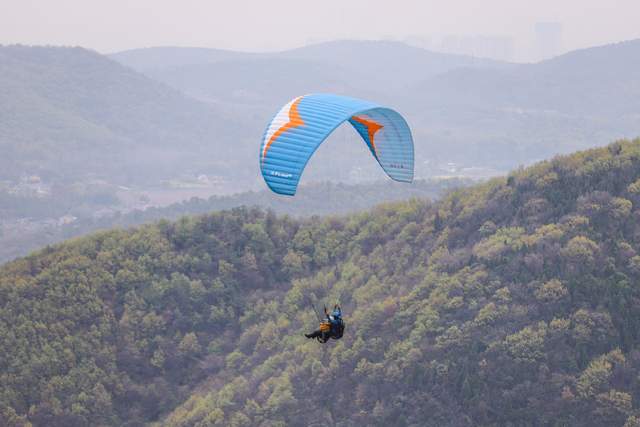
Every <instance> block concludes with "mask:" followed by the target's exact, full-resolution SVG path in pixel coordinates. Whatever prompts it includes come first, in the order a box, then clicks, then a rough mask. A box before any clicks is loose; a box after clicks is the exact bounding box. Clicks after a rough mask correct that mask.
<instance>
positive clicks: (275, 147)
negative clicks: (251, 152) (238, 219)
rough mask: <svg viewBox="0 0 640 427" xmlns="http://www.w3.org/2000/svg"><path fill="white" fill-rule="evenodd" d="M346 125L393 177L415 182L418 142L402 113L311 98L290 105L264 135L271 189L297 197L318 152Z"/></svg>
mask: <svg viewBox="0 0 640 427" xmlns="http://www.w3.org/2000/svg"><path fill="white" fill-rule="evenodd" d="M345 121H349V123H351V125H352V126H353V127H354V128H355V130H356V131H357V132H358V133H359V134H360V136H361V137H362V139H363V140H364V142H365V143H366V144H367V146H368V147H369V150H370V151H371V154H372V155H373V156H374V157H375V158H376V160H377V161H378V163H379V164H380V166H381V167H382V169H383V170H384V171H385V172H386V174H387V175H388V176H389V177H390V178H392V179H394V180H396V181H402V182H411V181H412V180H413V138H412V136H411V130H410V129H409V125H408V124H407V122H406V121H405V120H404V118H402V116H401V115H400V114H398V113H397V112H396V111H394V110H392V109H390V108H386V107H383V106H380V105H378V104H375V103H373V102H369V101H364V100H361V99H356V98H349V97H346V96H339V95H331V94H312V95H304V96H299V97H297V98H294V99H292V100H291V101H289V102H288V103H287V104H286V105H285V106H284V107H282V108H281V109H280V111H278V113H277V114H276V115H275V116H274V118H273V119H272V120H271V122H270V123H269V125H268V126H267V129H266V130H265V132H264V136H263V137H262V145H261V147H260V169H261V171H262V176H263V177H264V180H265V182H266V183H267V185H268V186H269V188H270V189H271V190H273V191H274V192H276V193H279V194H286V195H290V196H292V195H294V194H295V193H296V188H297V186H298V182H299V181H300V177H301V175H302V172H303V171H304V168H305V166H306V165H307V162H308V161H309V159H310V158H311V156H312V155H313V153H314V152H315V151H316V149H317V148H318V147H319V146H320V144H322V142H323V141H324V140H325V139H326V138H327V136H329V134H330V133H331V132H333V130H334V129H335V128H337V127H338V126H340V125H341V124H342V123H344V122H345Z"/></svg>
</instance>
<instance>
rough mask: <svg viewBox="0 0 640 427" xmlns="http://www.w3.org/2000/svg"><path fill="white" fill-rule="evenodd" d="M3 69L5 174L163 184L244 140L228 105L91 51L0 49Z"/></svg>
mask: <svg viewBox="0 0 640 427" xmlns="http://www.w3.org/2000/svg"><path fill="white" fill-rule="evenodd" d="M0 73H1V74H2V79H0V94H2V96H0V116H1V117H2V118H3V119H2V120H1V121H0V149H2V152H3V156H1V157H0V179H9V180H11V179H13V180H15V179H16V178H19V177H20V176H22V175H24V174H38V175H41V176H43V177H46V178H47V179H54V180H56V181H66V182H69V181H71V182H72V181H74V180H81V179H84V180H86V179H88V178H91V179H96V178H99V179H107V180H109V181H111V182H113V181H115V182H120V183H123V182H126V183H127V184H128V185H130V184H132V183H136V182H149V181H151V182H157V180H158V179H159V178H167V177H168V176H172V175H174V174H179V173H180V172H184V171H189V170H191V169H197V168H198V167H203V160H202V159H203V157H204V156H203V155H204V154H209V155H211V154H212V153H215V152H216V151H217V152H226V151H228V150H226V148H225V147H226V144H228V141H229V140H230V139H231V138H232V137H235V139H236V140H238V139H241V138H239V137H240V136H241V135H242V132H241V129H242V128H241V127H236V128H235V129H234V127H233V125H232V123H233V120H230V117H229V116H227V115H226V114H225V113H223V112H222V111H221V110H216V109H214V108H213V107H211V106H209V105H205V104H203V103H200V102H197V101H195V100H193V99H189V98H187V97H185V96H184V95H182V94H180V93H179V92H178V91H176V90H175V89H171V88H169V87H167V86H165V85H163V84H160V83H158V82H156V81H153V80H151V79H149V78H148V77H145V76H143V75H142V74H139V73H136V72H134V71H133V70H131V69H129V68H127V67H123V66H122V65H120V64H118V63H117V62H115V61H111V60H109V59H108V58H106V57H104V56H102V55H99V54H97V53H95V52H91V51H88V50H86V49H82V48H55V47H27V46H0ZM238 151H241V150H238ZM211 157H213V156H211ZM225 160H226V163H225V162H219V164H218V168H219V169H223V168H224V166H225V164H227V163H228V162H229V161H232V160H233V158H232V156H228V157H227V158H226V159H225ZM209 163H215V162H214V161H210V162H209Z"/></svg>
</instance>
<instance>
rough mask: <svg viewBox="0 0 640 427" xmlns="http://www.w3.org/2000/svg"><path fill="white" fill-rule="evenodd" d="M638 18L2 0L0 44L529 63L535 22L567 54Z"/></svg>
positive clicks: (639, 34) (485, 1)
mask: <svg viewBox="0 0 640 427" xmlns="http://www.w3.org/2000/svg"><path fill="white" fill-rule="evenodd" d="M638 18H640V1H638V0H536V1H532V0H526V1H525V0H446V1H442V0H439V1H431V0H393V1H392V0H386V1H381V0H321V1H309V0H252V1H249V0H231V1H218V0H208V1H206V0H181V1H177V0H173V1H170V0H153V1H152V0H109V1H105V0H56V1H50V0H40V1H35V0H0V44H13V43H21V44H34V45H44V44H48V45H72V46H83V47H87V48H91V49H94V50H97V51H99V52H102V53H111V52H115V51H120V50H125V49H132V48H140V47H150V46H168V45H170V46H199V47H212V48H224V49H233V50H244V51H273V50H285V49H289V48H293V47H299V46H303V45H305V44H308V43H311V42H318V41H326V40H334V39H374V40H376V39H394V40H406V39H407V38H409V37H411V38H414V39H415V38H426V39H428V40H439V39H442V38H443V37H446V36H448V35H459V36H507V37H512V38H513V40H514V44H515V50H516V51H517V53H516V58H515V59H516V60H518V59H520V60H528V59H534V58H533V56H535V53H533V52H534V51H533V50H532V49H533V46H534V43H535V33H534V25H535V23H536V22H557V23H560V24H562V29H563V31H562V50H563V51H568V50H574V49H578V48H584V47H589V46H594V45H602V44H607V43H611V42H616V41H621V40H629V39H634V38H640V25H638ZM431 43H433V42H431Z"/></svg>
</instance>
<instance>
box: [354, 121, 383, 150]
mask: <svg viewBox="0 0 640 427" xmlns="http://www.w3.org/2000/svg"><path fill="white" fill-rule="evenodd" d="M351 119H352V120H353V121H355V122H358V123H360V124H361V125H364V127H366V128H367V134H368V136H369V142H370V143H371V147H372V148H373V152H374V153H375V155H376V157H377V156H378V151H377V150H376V144H375V142H374V140H373V139H374V137H375V134H376V132H378V131H379V130H380V129H382V128H383V127H384V126H382V125H381V124H380V123H378V122H376V121H374V120H372V119H369V118H366V119H365V118H363V117H358V116H353V117H351Z"/></svg>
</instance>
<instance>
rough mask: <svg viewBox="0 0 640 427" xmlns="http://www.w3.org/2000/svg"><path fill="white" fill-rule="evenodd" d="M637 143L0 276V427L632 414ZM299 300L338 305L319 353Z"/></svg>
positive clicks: (183, 231)
mask: <svg viewBox="0 0 640 427" xmlns="http://www.w3.org/2000/svg"><path fill="white" fill-rule="evenodd" d="M639 203H640V140H635V141H633V142H631V141H622V142H618V143H615V144H612V145H610V146H608V147H605V148H601V149H594V150H590V151H586V152H581V153H577V154H574V155H571V156H567V157H560V158H556V159H553V160H551V161H547V162H543V163H540V164H537V165H535V166H534V167H532V168H529V169H524V170H518V171H515V172H513V173H512V174H510V175H509V176H508V177H506V178H500V179H495V180H493V181H491V182H489V183H487V184H483V185H480V186H476V187H472V188H469V189H461V190H458V191H456V192H454V193H452V194H451V195H450V196H448V197H447V198H446V199H444V200H443V201H441V202H439V203H437V204H429V203H426V202H420V201H412V202H406V203H400V204H395V205H393V204H391V205H384V206H380V207H379V208H376V209H374V210H372V211H371V212H369V213H365V214H359V215H353V216H349V217H345V218H326V219H318V218H314V219H312V220H307V221H295V220H292V219H288V218H286V217H285V218H277V217H275V216H274V215H272V214H265V213H263V212H260V211H254V210H246V209H236V210H233V211H230V212H223V213H217V214H212V215H205V216H202V217H196V218H184V219H182V220H180V221H178V222H176V223H167V222H161V223H159V224H157V225H153V226H145V227H141V228H139V229H137V230H134V231H129V232H124V231H111V232H104V233H100V234H98V235H95V236H93V237H89V238H84V239H79V240H74V241H70V242H67V243H64V244H62V245H60V246H58V247H54V248H51V249H48V250H46V251H42V252H40V253H38V254H34V255H32V256H30V257H27V258H24V259H21V260H17V261H14V262H12V263H10V264H8V265H6V266H4V267H3V268H2V269H0V302H2V306H1V308H0V344H1V346H2V348H3V349H7V351H5V352H3V353H2V354H0V383H2V384H3V388H2V394H1V395H0V405H1V408H2V412H1V413H2V414H3V416H4V417H5V420H9V422H10V423H13V424H16V425H19V424H20V423H24V421H25V420H29V421H30V422H32V423H34V424H35V425H48V426H56V425H60V426H62V425H65V426H69V425H85V424H113V425H122V424H126V423H129V424H130V425H136V424H139V423H142V422H148V421H152V420H159V421H160V424H162V425H170V426H191V425H195V426H209V425H234V426H240V425H264V426H267V425H284V424H285V423H287V424H289V425H313V424H323V425H324V424H329V425H345V426H346V425H406V426H408V425H434V426H435V425H437V426H443V425H450V426H471V425H581V426H601V425H620V426H622V425H624V424H625V423H627V424H626V425H628V426H632V425H637V424H638V422H640V419H639V418H638V409H639V405H640V402H638V399H639V398H640V379H639V378H640V376H639V374H640V356H639V355H640V351H639V350H640V347H639V344H640V300H639V298H640V289H639V288H638V282H639V279H640V255H638V251H640V228H639V225H638V224H640V222H639V221H638V219H639V218H640V209H639V208H638V204H639ZM309 300H311V301H314V302H316V303H319V304H320V303H322V302H326V303H328V304H332V303H333V302H334V301H337V300H338V301H340V302H341V303H342V305H343V308H344V310H345V312H346V321H347V330H346V334H345V337H344V338H343V339H342V340H341V341H337V342H336V341H331V342H330V343H328V344H326V345H325V346H324V347H323V346H320V345H319V344H318V343H316V342H310V341H306V340H305V338H304V337H303V336H302V333H303V332H304V331H307V330H310V329H311V328H313V327H314V326H315V322H316V319H315V315H314V314H313V313H312V312H311V310H310V308H309Z"/></svg>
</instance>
